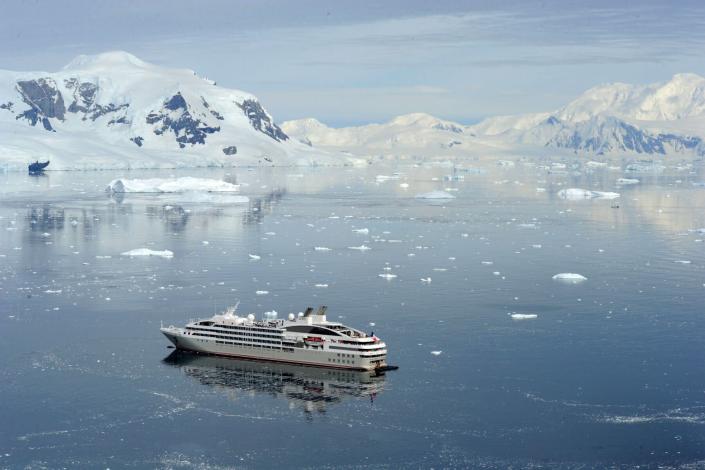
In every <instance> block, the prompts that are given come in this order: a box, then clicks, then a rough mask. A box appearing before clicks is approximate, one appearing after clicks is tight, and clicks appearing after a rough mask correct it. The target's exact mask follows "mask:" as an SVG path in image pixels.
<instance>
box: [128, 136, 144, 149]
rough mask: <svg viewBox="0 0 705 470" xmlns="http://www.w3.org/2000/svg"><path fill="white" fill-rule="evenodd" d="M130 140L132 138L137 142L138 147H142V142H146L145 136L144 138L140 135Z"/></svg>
mask: <svg viewBox="0 0 705 470" xmlns="http://www.w3.org/2000/svg"><path fill="white" fill-rule="evenodd" d="M130 140H131V141H132V142H134V143H135V144H137V146H138V147H142V143H143V142H144V138H142V137H140V136H137V137H133V138H131V139H130Z"/></svg>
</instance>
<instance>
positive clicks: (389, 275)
mask: <svg viewBox="0 0 705 470" xmlns="http://www.w3.org/2000/svg"><path fill="white" fill-rule="evenodd" d="M378 276H379V277H381V278H383V279H394V278H396V277H397V275H396V274H390V273H382V274H378Z"/></svg>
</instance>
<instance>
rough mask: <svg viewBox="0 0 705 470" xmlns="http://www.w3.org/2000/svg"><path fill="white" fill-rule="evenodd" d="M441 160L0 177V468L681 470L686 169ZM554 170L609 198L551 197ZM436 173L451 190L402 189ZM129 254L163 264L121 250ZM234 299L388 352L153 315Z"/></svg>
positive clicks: (686, 461)
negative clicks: (234, 336) (577, 279)
mask: <svg viewBox="0 0 705 470" xmlns="http://www.w3.org/2000/svg"><path fill="white" fill-rule="evenodd" d="M395 171H396V172H400V173H401V175H399V179H391V180H387V181H382V182H378V180H377V178H376V176H377V175H380V174H384V175H392V174H393V172H395ZM460 174H461V175H463V176H464V180H463V181H445V182H444V181H443V177H444V176H446V175H451V170H450V169H449V168H442V167H427V168H413V167H398V168H383V167H372V168H366V169H313V170H299V169H261V170H256V171H247V170H198V171H188V172H186V171H139V172H136V171H133V172H130V173H129V177H132V178H137V177H140V178H143V177H170V176H185V175H190V176H201V177H209V178H218V179H223V178H224V179H226V180H229V181H237V182H239V183H241V184H242V185H243V187H242V194H243V195H246V196H249V197H250V202H249V203H246V204H235V203H233V202H232V200H231V198H229V197H228V196H223V195H213V194H210V195H208V194H206V195H199V196H194V195H185V194H181V195H162V196H156V195H127V196H126V197H125V198H121V199H111V198H109V197H107V196H106V194H105V193H104V191H103V189H104V187H105V186H106V185H107V183H108V182H109V181H110V180H111V179H113V178H116V177H120V176H125V174H123V173H113V172H91V173H49V174H47V176H44V177H39V178H30V177H27V176H24V175H17V174H6V175H0V334H1V335H2V340H1V341H0V354H2V364H3V365H2V367H0V397H2V398H1V400H0V423H2V425H1V426H0V467H1V468H5V467H7V468H60V467H66V468H108V467H109V468H231V467H235V468H271V467H281V468H289V467H309V468H379V467H382V468H385V467H386V468H432V467H433V468H467V467H482V468H507V467H514V468H521V467H531V466H533V467H548V468H594V467H605V466H614V467H625V468H626V467H632V466H635V465H643V466H646V467H656V466H659V465H660V466H664V467H680V466H694V467H697V466H703V465H705V370H704V367H703V364H702V361H703V358H704V357H705V338H704V337H703V332H704V331H705V303H704V302H703V299H704V294H705V254H704V252H703V249H704V247H705V245H704V244H703V243H702V239H705V233H699V232H697V229H699V228H703V227H705V188H703V187H702V186H700V185H698V184H697V183H699V182H701V181H703V174H702V171H701V170H700V169H698V168H697V167H696V169H694V170H693V169H673V168H671V169H667V170H666V171H664V172H660V173H653V172H651V173H645V174H638V175H636V177H637V178H639V179H641V183H640V184H638V185H634V186H628V187H624V188H621V189H615V180H616V178H618V177H621V176H623V173H622V172H620V171H609V170H607V169H597V170H595V171H593V172H590V171H586V169H584V168H583V170H582V171H581V172H580V174H578V173H573V172H572V171H568V172H567V173H562V172H558V173H556V172H554V173H548V172H547V171H546V170H545V169H541V168H539V167H536V166H526V165H521V164H518V165H517V166H516V167H514V168H503V167H497V166H494V165H490V166H488V167H487V168H484V169H481V170H479V171H470V172H467V173H460ZM401 183H408V185H409V187H408V188H406V189H404V188H402V187H400V184H401ZM693 183H696V184H693ZM571 186H575V187H584V188H590V189H601V190H607V191H615V190H616V191H618V192H621V193H622V198H621V199H620V202H619V207H613V206H615V204H613V202H612V201H608V200H589V201H565V200H561V199H559V198H558V197H557V196H556V192H557V191H558V190H560V189H561V188H564V187H571ZM446 188H448V189H451V190H455V191H451V194H453V195H455V196H456V199H453V200H449V201H428V200H419V199H416V198H414V195H416V194H418V193H423V192H426V191H431V190H439V189H446ZM537 188H544V189H545V191H540V190H537ZM362 228H367V229H369V233H368V234H364V233H357V232H355V231H354V230H355V229H362ZM363 244H364V245H367V246H369V247H370V248H371V249H370V250H369V251H364V252H363V251H358V250H352V249H349V248H348V247H354V246H360V245H363ZM140 247H147V248H151V249H154V250H164V249H168V250H171V251H173V252H174V257H173V258H172V259H163V258H155V257H151V258H130V257H126V256H121V255H120V254H121V253H122V252H125V251H127V250H131V249H134V248H140ZM315 247H326V248H329V249H330V250H329V251H322V250H316V249H315ZM249 254H256V255H259V256H261V259H260V260H258V261H254V260H252V259H251V258H250V256H249ZM561 272H574V273H580V274H582V275H584V276H586V277H587V278H588V280H587V281H585V282H583V283H580V284H574V285H570V284H561V283H559V282H556V281H554V280H552V276H553V275H555V274H557V273H561ZM382 273H393V274H396V275H397V278H395V279H392V280H385V279H383V278H381V277H379V274H382ZM429 277H430V278H431V282H422V281H421V279H422V278H424V279H426V278H429ZM326 285H327V287H324V286H326ZM258 291H260V293H259V294H258V293H257V292H258ZM262 291H266V292H267V293H266V294H263V293H262ZM237 300H239V301H240V302H241V304H240V311H241V312H253V313H257V314H258V315H259V314H261V313H262V312H264V311H268V310H273V309H274V310H276V311H278V312H279V314H280V315H286V314H287V313H289V312H299V311H301V310H303V309H305V308H306V307H307V306H309V305H310V306H317V305H320V304H325V305H328V306H329V318H331V319H333V320H340V321H343V322H345V323H348V324H350V325H352V326H356V327H360V328H362V329H365V330H368V331H370V330H373V331H374V332H375V334H377V335H378V336H380V337H382V338H383V339H384V340H385V341H386V342H387V343H388V345H389V350H390V353H389V362H390V363H392V364H395V365H398V366H399V367H400V369H399V370H398V371H394V372H389V373H387V374H386V375H384V376H371V375H369V374H357V373H349V372H336V371H329V370H320V369H315V368H306V367H289V366H276V365H271V364H270V365H268V364H262V363H256V362H247V361H236V360H224V359H218V358H209V357H200V356H197V357H194V356H188V355H173V354H172V355H170V353H171V352H172V351H173V350H171V349H167V345H168V343H167V341H166V339H165V338H163V337H162V336H161V334H160V333H159V325H160V322H164V323H165V324H175V325H181V324H183V323H185V322H186V321H187V320H189V319H190V318H195V317H199V316H210V315H211V314H212V313H213V311H214V310H220V309H223V308H225V307H226V306H228V305H230V304H234V303H235V302H236V301H237ZM512 313H519V314H536V315H538V317H537V318H536V319H530V320H520V321H517V320H513V319H512V317H511V316H510V314H512ZM432 351H436V352H438V351H440V354H432V353H431V352H432Z"/></svg>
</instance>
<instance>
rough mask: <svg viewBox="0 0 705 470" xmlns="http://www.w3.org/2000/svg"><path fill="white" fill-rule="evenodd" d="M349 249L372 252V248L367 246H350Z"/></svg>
mask: <svg viewBox="0 0 705 470" xmlns="http://www.w3.org/2000/svg"><path fill="white" fill-rule="evenodd" d="M348 249H349V250H358V251H367V250H371V249H372V248H370V247H369V246H367V245H360V246H349V247H348Z"/></svg>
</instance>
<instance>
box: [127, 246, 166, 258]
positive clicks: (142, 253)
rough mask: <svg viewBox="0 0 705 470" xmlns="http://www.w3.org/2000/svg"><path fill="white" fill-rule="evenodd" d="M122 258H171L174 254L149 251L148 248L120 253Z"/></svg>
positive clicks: (164, 251)
mask: <svg viewBox="0 0 705 470" xmlns="http://www.w3.org/2000/svg"><path fill="white" fill-rule="evenodd" d="M120 254H121V255H122V256H130V257H133V256H157V257H161V258H173V257H174V252H173V251H169V250H150V249H149V248H135V249H134V250H130V251H125V252H123V253H120Z"/></svg>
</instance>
